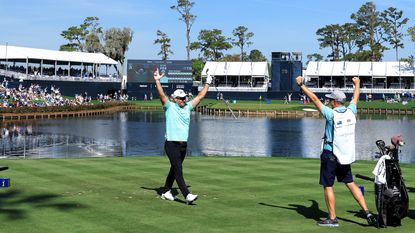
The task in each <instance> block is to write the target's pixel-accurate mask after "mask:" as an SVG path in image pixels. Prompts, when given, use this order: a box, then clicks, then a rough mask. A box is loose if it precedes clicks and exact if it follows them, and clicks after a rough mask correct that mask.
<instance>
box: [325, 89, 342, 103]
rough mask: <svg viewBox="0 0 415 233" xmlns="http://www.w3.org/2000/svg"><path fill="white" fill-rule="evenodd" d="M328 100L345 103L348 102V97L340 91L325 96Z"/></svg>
mask: <svg viewBox="0 0 415 233" xmlns="http://www.w3.org/2000/svg"><path fill="white" fill-rule="evenodd" d="M325 96H326V98H329V99H333V100H335V101H338V102H342V103H344V102H345V101H346V95H345V94H344V92H342V91H340V90H334V91H333V92H332V93H330V94H327V95H325Z"/></svg>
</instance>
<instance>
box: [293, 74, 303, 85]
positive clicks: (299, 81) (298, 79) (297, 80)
mask: <svg viewBox="0 0 415 233" xmlns="http://www.w3.org/2000/svg"><path fill="white" fill-rule="evenodd" d="M295 81H296V82H297V85H301V84H302V83H303V77H301V76H298V77H297V78H296V79H295Z"/></svg>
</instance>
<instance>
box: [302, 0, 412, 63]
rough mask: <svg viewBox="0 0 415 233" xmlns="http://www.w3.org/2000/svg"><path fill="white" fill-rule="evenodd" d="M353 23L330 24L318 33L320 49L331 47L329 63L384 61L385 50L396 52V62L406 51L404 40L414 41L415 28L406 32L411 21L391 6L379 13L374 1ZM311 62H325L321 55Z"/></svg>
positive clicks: (313, 57)
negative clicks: (402, 52)
mask: <svg viewBox="0 0 415 233" xmlns="http://www.w3.org/2000/svg"><path fill="white" fill-rule="evenodd" d="M350 19H352V20H353V21H352V22H347V23H345V24H329V25H326V26H324V27H322V28H319V29H318V30H317V31H316V35H317V40H318V42H319V45H320V49H324V48H328V49H329V51H330V52H329V54H328V56H327V58H326V60H329V61H381V60H382V58H383V55H384V54H383V53H384V51H386V50H390V49H393V50H394V51H395V59H396V60H397V61H399V60H406V61H412V62H411V63H413V61H414V57H413V56H412V55H411V56H410V57H409V58H400V57H399V49H402V48H404V43H403V41H404V37H405V36H408V35H409V36H410V37H411V40H412V41H413V42H415V26H413V27H410V28H408V29H407V30H406V32H405V31H404V28H405V26H406V24H407V23H408V21H409V19H408V18H407V17H404V14H403V11H402V10H398V9H396V8H395V7H389V8H387V9H385V10H383V11H378V10H377V9H376V5H375V4H374V3H373V2H366V3H365V4H363V5H362V6H361V7H360V8H359V10H358V11H357V12H355V13H352V14H351V16H350ZM307 58H308V61H312V60H314V61H319V60H323V59H324V58H323V56H322V55H321V54H319V53H314V54H309V55H307Z"/></svg>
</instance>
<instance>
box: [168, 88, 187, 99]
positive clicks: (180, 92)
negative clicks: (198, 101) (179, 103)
mask: <svg viewBox="0 0 415 233" xmlns="http://www.w3.org/2000/svg"><path fill="white" fill-rule="evenodd" d="M186 96H187V94H186V92H184V91H183V90H182V89H177V90H175V91H174V92H173V94H172V95H171V97H172V98H177V97H179V98H183V97H186Z"/></svg>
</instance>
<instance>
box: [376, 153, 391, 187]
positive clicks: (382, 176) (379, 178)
mask: <svg viewBox="0 0 415 233" xmlns="http://www.w3.org/2000/svg"><path fill="white" fill-rule="evenodd" d="M386 159H391V157H390V156H389V155H383V156H382V157H380V159H379V161H378V163H377V164H376V166H375V169H373V171H372V173H373V175H375V184H386V164H385V160H386Z"/></svg>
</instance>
